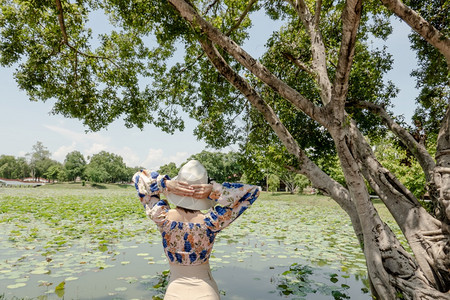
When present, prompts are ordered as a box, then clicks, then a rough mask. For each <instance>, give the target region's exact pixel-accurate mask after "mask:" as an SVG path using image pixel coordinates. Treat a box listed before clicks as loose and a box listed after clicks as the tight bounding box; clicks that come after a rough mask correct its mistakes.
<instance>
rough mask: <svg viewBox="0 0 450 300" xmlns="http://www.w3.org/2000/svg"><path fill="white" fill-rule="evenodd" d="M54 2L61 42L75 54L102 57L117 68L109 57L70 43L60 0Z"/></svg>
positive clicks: (95, 57)
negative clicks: (92, 52) (94, 53)
mask: <svg viewBox="0 0 450 300" xmlns="http://www.w3.org/2000/svg"><path fill="white" fill-rule="evenodd" d="M55 4H56V8H57V9H58V21H59V27H60V29H61V34H62V36H63V40H62V41H61V43H62V44H64V45H66V46H67V47H69V48H70V49H72V51H74V52H75V53H76V54H79V55H82V56H84V57H87V58H94V59H104V60H107V61H109V62H110V63H112V64H113V65H114V66H116V67H117V68H119V66H118V65H117V64H116V63H115V62H114V61H113V60H112V59H111V58H110V57H107V56H98V55H92V54H87V53H84V52H82V51H80V50H78V49H77V48H75V47H74V46H72V45H71V44H70V42H69V37H68V35H67V30H66V24H65V21H64V10H63V8H62V4H61V1H60V0H55ZM76 59H77V58H76Z"/></svg>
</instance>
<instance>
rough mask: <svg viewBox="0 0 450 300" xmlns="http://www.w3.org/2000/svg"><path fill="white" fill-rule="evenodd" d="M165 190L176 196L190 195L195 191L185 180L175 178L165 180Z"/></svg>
mask: <svg viewBox="0 0 450 300" xmlns="http://www.w3.org/2000/svg"><path fill="white" fill-rule="evenodd" d="M165 183H166V187H167V192H169V193H172V194H175V195H178V196H192V195H193V194H194V192H195V190H194V188H193V187H192V186H190V185H189V184H188V183H187V182H183V181H177V180H166V182H165Z"/></svg>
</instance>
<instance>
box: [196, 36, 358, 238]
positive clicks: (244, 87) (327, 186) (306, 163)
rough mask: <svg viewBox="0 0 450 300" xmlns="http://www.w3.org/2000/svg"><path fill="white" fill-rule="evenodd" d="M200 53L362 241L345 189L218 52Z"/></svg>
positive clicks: (207, 44)
mask: <svg viewBox="0 0 450 300" xmlns="http://www.w3.org/2000/svg"><path fill="white" fill-rule="evenodd" d="M200 44H201V45H202V48H203V50H204V51H205V53H206V55H207V56H208V58H209V60H210V61H211V63H212V64H213V65H214V67H215V68H216V69H217V70H218V71H219V73H220V74H222V76H223V77H225V79H226V80H227V81H228V82H230V83H231V84H232V85H233V86H234V87H235V88H236V89H237V90H239V91H240V92H241V93H242V94H243V95H244V96H245V97H246V98H247V99H248V100H249V101H250V103H251V104H252V106H254V107H255V108H256V109H257V110H258V111H259V112H260V113H261V114H262V115H263V117H264V119H265V120H266V121H267V122H268V124H269V125H270V127H271V128H272V129H273V131H274V132H275V133H276V135H277V136H278V138H279V139H280V141H281V142H282V143H283V145H284V146H285V147H286V148H287V150H288V151H289V153H291V154H292V155H294V156H295V157H297V158H298V159H299V161H300V169H297V168H292V170H295V171H296V172H297V173H300V174H303V175H305V176H307V177H308V178H309V180H311V182H312V183H313V184H314V186H316V187H317V188H319V189H320V190H322V191H324V192H326V193H327V194H328V195H329V196H330V197H331V198H333V199H334V200H335V201H336V202H337V203H338V204H339V205H340V206H341V207H342V208H343V209H344V210H345V211H346V212H347V214H348V215H349V217H350V218H351V219H352V224H353V227H354V230H355V233H356V235H357V237H358V239H359V240H360V242H361V241H362V235H361V227H360V221H359V217H358V215H357V214H356V211H355V206H354V204H353V201H352V200H351V198H350V194H349V192H348V190H347V189H346V188H344V187H343V186H342V185H341V184H339V183H338V182H336V181H335V180H333V179H332V178H331V177H329V176H328V175H327V174H325V173H324V172H323V171H322V170H321V169H320V168H319V167H318V166H317V165H316V164H315V163H314V162H312V161H311V160H310V159H309V158H308V156H307V155H306V153H305V152H304V151H303V150H302V149H301V148H300V147H299V145H298V143H297V141H296V140H295V139H294V137H293V136H292V135H291V134H290V132H289V131H288V130H287V128H286V127H285V126H284V124H283V123H282V122H281V120H280V119H279V118H278V116H277V115H276V114H275V112H274V111H273V109H272V108H271V107H270V106H269V105H268V104H267V103H266V102H265V101H264V99H262V98H261V97H260V95H259V94H258V92H257V91H256V90H255V89H254V88H253V87H252V86H251V85H250V84H249V83H248V82H247V81H246V80H245V79H244V78H243V77H242V76H240V75H239V74H238V73H237V72H235V71H234V70H233V69H232V68H231V67H230V66H229V65H228V63H227V62H226V61H225V60H224V59H223V57H222V56H221V55H220V53H219V51H217V49H216V48H215V47H214V46H213V45H212V44H211V42H210V41H205V40H201V41H200Z"/></svg>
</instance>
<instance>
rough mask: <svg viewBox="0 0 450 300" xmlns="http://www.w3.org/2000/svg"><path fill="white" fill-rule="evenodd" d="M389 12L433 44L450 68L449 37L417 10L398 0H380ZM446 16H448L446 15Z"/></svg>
mask: <svg viewBox="0 0 450 300" xmlns="http://www.w3.org/2000/svg"><path fill="white" fill-rule="evenodd" d="M381 2H382V3H383V5H384V6H386V7H387V8H388V9H389V10H390V11H391V12H393V13H394V14H396V15H397V16H398V17H399V18H401V19H402V20H403V21H405V22H406V23H407V24H408V25H409V26H410V27H411V28H412V29H413V30H414V31H415V32H417V33H418V34H419V35H420V36H421V37H422V38H424V39H425V40H426V41H427V42H428V43H430V44H431V45H432V46H434V47H435V48H436V49H438V51H439V52H440V53H441V54H442V55H444V57H445V60H446V61H447V66H448V67H449V68H450V39H449V38H448V37H446V36H445V35H443V34H442V33H441V32H440V31H439V30H437V29H436V28H435V27H434V26H433V25H431V24H430V23H429V22H428V21H426V20H425V19H424V18H422V17H421V16H420V15H419V14H418V13H417V12H415V11H414V10H412V9H411V8H409V7H408V6H406V5H405V4H404V3H403V2H402V1H400V0H381ZM447 17H448V16H447Z"/></svg>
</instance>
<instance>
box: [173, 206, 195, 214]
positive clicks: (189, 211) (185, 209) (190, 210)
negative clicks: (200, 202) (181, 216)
mask: <svg viewBox="0 0 450 300" xmlns="http://www.w3.org/2000/svg"><path fill="white" fill-rule="evenodd" d="M177 208H179V209H181V210H182V211H184V212H185V213H196V212H199V210H198V209H189V208H185V207H181V206H177Z"/></svg>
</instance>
